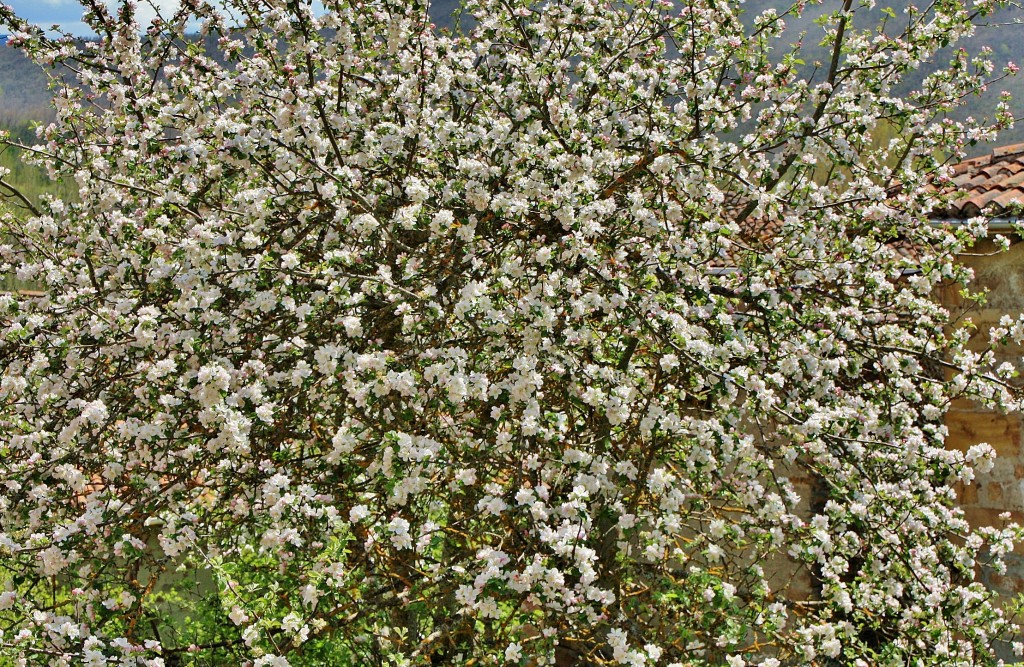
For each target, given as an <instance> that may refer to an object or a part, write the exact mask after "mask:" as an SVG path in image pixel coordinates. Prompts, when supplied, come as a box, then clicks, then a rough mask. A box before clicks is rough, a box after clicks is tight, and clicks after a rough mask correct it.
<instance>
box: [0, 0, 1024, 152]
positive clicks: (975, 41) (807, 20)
mask: <svg viewBox="0 0 1024 667" xmlns="http://www.w3.org/2000/svg"><path fill="white" fill-rule="evenodd" d="M823 4H825V5H828V9H831V8H834V6H835V4H836V3H834V2H825V3H823ZM458 5H459V0H435V1H434V2H433V3H432V14H433V15H434V21H435V23H436V24H437V26H438V27H439V28H448V29H451V28H452V26H453V18H452V15H453V13H454V11H455V9H456V8H457V7H458ZM783 6H789V3H788V2H785V3H783V2H779V0H747V1H746V3H745V5H744V7H745V10H746V16H747V17H750V18H751V20H752V18H753V17H754V16H757V15H758V14H760V13H761V12H762V11H764V10H765V9H767V8H770V7H783ZM885 6H892V7H894V9H896V8H897V7H900V9H896V14H897V16H898V17H902V9H901V8H902V6H905V3H903V2H900V1H899V0H897V1H896V2H884V0H883V1H882V2H879V3H878V5H877V6H876V7H875V8H874V9H870V10H869V9H865V8H863V7H861V8H858V10H857V12H856V13H855V17H856V19H855V24H856V25H857V26H858V27H861V28H864V27H868V26H869V25H870V26H874V25H878V24H879V22H880V19H881V17H882V16H883V14H882V12H883V11H884V8H885ZM825 11H826V8H824V7H822V6H815V5H812V4H808V8H807V11H806V12H805V14H804V15H803V16H802V17H800V18H799V19H795V18H790V19H788V20H787V22H788V29H787V31H786V35H785V38H784V39H783V40H781V42H780V43H781V44H788V43H789V42H791V41H796V40H797V39H798V38H799V36H800V34H801V33H802V32H806V37H805V38H804V40H803V43H804V45H805V47H804V49H803V60H804V61H805V62H806V63H807V67H808V70H810V69H811V68H812V67H813V63H814V61H815V60H821V61H825V60H827V53H826V52H825V50H824V49H823V48H821V47H820V46H819V45H818V42H819V41H820V39H821V37H822V36H823V34H824V33H823V31H822V28H821V27H820V26H818V25H816V24H815V20H816V19H817V18H819V17H820V16H821V15H822V14H823V13H824V12H825ZM1021 18H1024V10H1021V9H1019V8H1016V9H1008V10H1003V12H1002V13H1001V14H999V15H997V16H996V17H994V18H993V19H991V21H992V22H997V23H1004V24H1009V25H1002V26H1000V27H987V28H986V27H982V28H979V29H978V31H977V34H976V35H975V36H974V37H972V38H971V39H969V40H967V41H966V42H963V43H962V44H960V45H958V46H963V47H965V48H967V50H968V52H970V53H977V52H978V51H980V49H981V47H983V46H986V45H987V46H990V47H991V48H992V49H993V56H992V57H993V59H994V61H995V63H996V67H997V68H1001V67H1002V66H1004V65H1005V64H1006V63H1007V62H1008V61H1013V62H1016V63H1017V64H1021V65H1024V39H1020V37H1021V36H1022V34H1024V27H1022V26H1021V25H1012V24H1011V22H1012V21H1013V20H1014V19H1017V20H1020V19H1021ZM465 20H467V19H464V21H465ZM787 38H788V39H787ZM212 44H213V42H212V41H211V46H212ZM779 55H781V52H780V53H779ZM948 55H951V53H950V54H948ZM948 55H946V54H944V55H943V57H944V58H948ZM940 62H941V61H940ZM819 76H820V75H819ZM919 79H920V77H918V79H917V80H919ZM915 83H916V81H909V82H907V85H906V86H905V88H906V90H910V89H911V88H912V87H913V85H914V84H915ZM1001 90H1007V91H1009V92H1010V93H1011V94H1013V96H1014V100H1015V102H1014V107H1015V111H1017V116H1018V117H1022V118H1024V73H1022V75H1019V76H1017V77H1013V78H1010V79H1008V80H1005V81H1003V82H1000V84H997V85H996V86H993V89H992V90H989V91H986V92H985V94H983V95H980V96H978V97H975V98H973V99H972V100H969V105H968V107H967V108H966V109H964V110H961V111H960V112H958V114H957V115H958V116H959V117H964V116H966V115H974V116H987V115H989V110H990V109H992V108H993V107H994V105H995V102H996V100H998V96H999V92H1000V91H1001ZM49 102H50V94H49V91H48V89H47V84H46V76H45V74H44V73H43V71H42V70H41V69H40V68H39V67H37V66H35V65H34V64H33V63H32V62H31V61H29V60H28V58H27V57H25V56H24V55H23V54H22V53H21V52H20V51H19V50H17V49H13V48H9V47H3V46H0V124H4V125H13V124H17V123H18V122H22V121H24V120H27V119H31V120H47V119H49V118H50V117H52V111H51V110H50V108H49ZM999 141H1000V143H1015V142H1020V141H1024V120H1022V122H1021V123H1020V124H1019V125H1018V127H1016V128H1014V129H1013V130H1010V131H1007V132H1004V133H1003V134H1002V135H1001V137H1000V140H999ZM988 150H989V148H985V147H981V146H979V147H978V152H979V153H984V152H988Z"/></svg>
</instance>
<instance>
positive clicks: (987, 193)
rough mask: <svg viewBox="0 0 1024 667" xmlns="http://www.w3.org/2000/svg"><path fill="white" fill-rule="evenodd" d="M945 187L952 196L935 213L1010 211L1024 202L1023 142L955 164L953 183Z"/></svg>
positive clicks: (951, 215)
mask: <svg viewBox="0 0 1024 667" xmlns="http://www.w3.org/2000/svg"><path fill="white" fill-rule="evenodd" d="M943 189H944V190H945V191H946V192H948V193H950V194H951V195H952V197H951V199H950V200H949V202H948V203H947V204H946V206H945V208H944V210H940V211H937V212H936V213H937V215H938V217H948V218H970V217H972V216H975V215H979V214H981V213H986V214H989V215H996V216H998V215H1003V214H1007V213H1010V212H1011V209H1012V205H1013V204H1020V205H1024V144H1012V145H1010V146H1003V147H1002V148H997V149H995V150H994V151H992V154H991V155H984V156H982V157H976V158H972V159H970V160H967V161H966V162H961V163H960V164H958V165H956V166H954V167H953V181H952V183H950V184H949V186H948V187H947V188H943Z"/></svg>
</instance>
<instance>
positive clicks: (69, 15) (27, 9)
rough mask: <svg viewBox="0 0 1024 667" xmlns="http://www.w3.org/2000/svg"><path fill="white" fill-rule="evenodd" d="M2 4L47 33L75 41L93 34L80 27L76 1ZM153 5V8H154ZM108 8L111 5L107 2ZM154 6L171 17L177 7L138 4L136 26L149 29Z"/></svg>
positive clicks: (141, 0) (159, 0) (170, 2)
mask: <svg viewBox="0 0 1024 667" xmlns="http://www.w3.org/2000/svg"><path fill="white" fill-rule="evenodd" d="M3 2H4V3H5V4H8V5H10V6H11V7H12V8H14V11H15V13H16V14H18V16H21V17H22V18H24V19H26V20H28V21H31V22H32V23H35V24H36V25H38V26H39V27H41V28H44V29H49V28H50V26H52V25H54V24H57V25H60V27H61V28H62V29H63V30H66V31H68V32H70V33H71V34H73V35H75V36H78V37H87V36H89V35H92V34H93V31H92V30H90V29H89V28H88V26H86V25H85V24H84V23H82V13H83V9H82V6H81V5H80V4H79V3H78V0H3ZM154 3H155V4H154ZM107 4H108V5H113V4H114V3H112V2H109V0H108V3H107ZM154 6H156V7H159V8H160V12H161V14H163V15H164V16H168V15H170V13H171V12H173V11H174V9H175V7H177V2H175V0H152V1H151V2H150V1H147V0H138V10H137V11H138V18H139V23H140V24H142V25H148V24H149V21H150V20H152V19H153V17H154V16H155V15H156V12H155V10H154Z"/></svg>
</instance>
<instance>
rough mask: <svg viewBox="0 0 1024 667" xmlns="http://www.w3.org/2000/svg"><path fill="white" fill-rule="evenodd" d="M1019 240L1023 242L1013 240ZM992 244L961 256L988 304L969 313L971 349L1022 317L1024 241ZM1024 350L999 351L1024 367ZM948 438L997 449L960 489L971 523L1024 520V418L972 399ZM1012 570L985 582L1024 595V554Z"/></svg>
mask: <svg viewBox="0 0 1024 667" xmlns="http://www.w3.org/2000/svg"><path fill="white" fill-rule="evenodd" d="M1014 240H1015V241H1019V239H1014ZM995 250H996V247H995V245H994V244H992V243H991V242H990V241H982V242H979V243H978V245H977V246H976V247H975V248H974V252H972V253H971V254H969V255H966V256H964V257H963V258H962V260H963V262H964V264H966V265H968V266H970V267H971V268H973V269H974V272H975V280H974V283H973V286H974V287H975V289H984V290H986V291H987V292H988V297H987V301H986V303H985V304H984V305H983V306H981V307H979V308H974V309H972V310H968V311H967V313H966V314H967V315H968V316H969V317H970V318H971V319H972V321H973V322H974V324H975V325H976V326H977V334H976V335H975V337H974V339H973V340H972V347H974V348H975V349H979V350H980V349H984V348H985V347H986V346H987V341H988V330H989V329H990V328H991V327H993V326H995V325H996V324H997V323H998V322H999V320H1000V318H1001V317H1003V316H1004V315H1010V316H1013V317H1017V316H1018V315H1020V314H1022V313H1024V243H1020V242H1016V243H1015V244H1014V245H1013V246H1012V247H1011V248H1010V249H1009V251H1007V252H1004V253H995ZM945 301H946V303H947V305H949V306H950V307H951V308H954V309H956V308H958V307H962V301H961V299H960V297H959V296H958V295H957V294H955V293H952V292H951V293H949V294H947V295H946V298H945ZM1022 353H1024V350H1021V349H1020V348H1016V349H1006V350H1002V351H1001V352H1000V355H999V356H1000V357H1001V358H1002V359H1003V360H1006V361H1010V362H1011V363H1014V364H1015V365H1020V364H1021V360H1022V356H1021V355H1022ZM946 426H947V428H948V429H949V436H948V438H947V440H946V443H947V446H948V447H951V448H954V449H959V450H962V451H966V450H967V448H968V447H970V446H971V445H974V444H976V443H979V442H987V443H988V444H990V445H992V447H993V448H995V450H996V454H997V458H996V463H995V465H994V466H993V468H992V470H991V471H989V472H987V473H985V474H983V475H982V474H979V475H978V476H977V478H976V480H975V481H974V483H972V484H971V485H969V486H965V487H961V488H960V489H959V492H960V498H961V502H962V504H963V509H964V512H965V513H966V515H967V518H968V519H969V520H970V522H971V524H972V525H975V526H982V525H989V526H995V525H1000V523H1001V522H1002V520H1001V519H1000V518H999V515H1000V514H1002V513H1004V512H1009V513H1010V514H1011V517H1012V519H1014V520H1016V521H1020V522H1024V451H1022V449H1021V431H1022V427H1024V422H1022V419H1021V415H1020V414H1017V413H1013V414H998V413H995V412H992V411H988V410H982V409H980V408H979V407H978V406H977V405H975V404H973V403H971V402H969V401H958V402H956V403H954V404H953V406H952V407H951V409H950V411H949V414H948V415H947V417H946ZM1011 563H1012V567H1011V571H1010V572H1008V573H1007V575H1006V576H1000V575H997V574H995V573H983V574H984V578H985V579H986V581H987V583H988V584H990V585H992V586H993V587H995V588H997V589H999V590H1001V591H1002V592H1007V593H1021V592H1024V550H1021V552H1020V553H1017V554H1014V556H1013V558H1012V559H1011Z"/></svg>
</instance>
